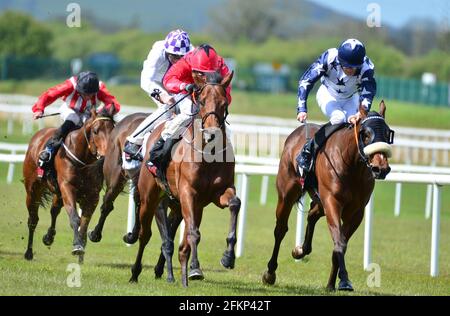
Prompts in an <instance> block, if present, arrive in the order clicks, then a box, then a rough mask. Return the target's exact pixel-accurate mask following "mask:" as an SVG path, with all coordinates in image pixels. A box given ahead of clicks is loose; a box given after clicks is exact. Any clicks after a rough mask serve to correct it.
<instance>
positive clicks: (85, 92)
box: [32, 71, 120, 178]
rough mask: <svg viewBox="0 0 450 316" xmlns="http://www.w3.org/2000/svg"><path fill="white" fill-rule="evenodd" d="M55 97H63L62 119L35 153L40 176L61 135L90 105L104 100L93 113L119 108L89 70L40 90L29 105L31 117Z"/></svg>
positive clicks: (78, 121) (80, 122) (77, 123)
mask: <svg viewBox="0 0 450 316" xmlns="http://www.w3.org/2000/svg"><path fill="white" fill-rule="evenodd" d="M58 98H63V100H64V101H65V102H64V104H63V105H62V106H61V108H60V113H61V118H62V119H63V121H64V123H63V124H62V125H61V126H60V127H59V128H58V129H57V130H56V131H55V133H54V134H53V136H52V137H51V138H50V139H49V140H48V141H47V143H46V145H45V149H44V150H43V151H41V152H40V154H39V163H38V169H37V173H38V177H39V178H42V177H43V175H44V168H45V167H46V166H47V165H48V162H49V161H50V160H51V158H52V156H53V155H54V154H55V153H56V152H57V150H58V148H59V146H60V145H61V143H62V142H63V141H64V138H65V137H66V136H67V135H68V134H69V132H71V131H73V130H75V129H78V128H79V127H81V126H82V125H83V123H84V122H85V121H86V120H87V119H88V118H89V116H90V114H91V112H90V110H91V108H92V107H95V106H96V105H98V103H99V101H101V102H103V103H104V104H103V105H102V106H100V107H98V108H97V110H96V111H97V113H99V112H101V111H102V110H103V109H107V110H110V108H111V107H114V109H113V111H114V113H117V112H119V110H120V104H119V102H117V100H116V98H115V97H114V96H112V95H111V94H110V93H109V91H108V90H107V89H106V86H105V84H104V83H103V82H101V81H100V82H99V81H98V78H97V75H96V74H95V73H93V72H90V71H86V72H81V73H80V74H79V75H78V76H73V77H71V78H69V79H67V80H66V81H64V82H63V83H61V84H58V85H56V86H54V87H52V88H50V89H48V90H47V91H46V92H44V93H43V94H42V95H41V96H40V97H39V99H38V101H37V102H36V104H35V105H33V107H32V111H33V118H34V119H39V118H41V117H42V115H43V114H44V109H45V108H46V107H47V106H48V105H50V104H52V103H53V102H54V101H56V100H57V99H58Z"/></svg>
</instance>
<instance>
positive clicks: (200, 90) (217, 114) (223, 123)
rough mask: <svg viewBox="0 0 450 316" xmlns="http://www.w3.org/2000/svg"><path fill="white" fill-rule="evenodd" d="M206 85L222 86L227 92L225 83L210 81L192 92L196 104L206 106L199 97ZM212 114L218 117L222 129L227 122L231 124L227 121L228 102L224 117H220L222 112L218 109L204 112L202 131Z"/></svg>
mask: <svg viewBox="0 0 450 316" xmlns="http://www.w3.org/2000/svg"><path fill="white" fill-rule="evenodd" d="M206 86H220V87H222V89H223V90H224V92H225V93H226V88H225V87H224V86H223V85H221V84H220V83H209V82H207V83H205V84H204V85H203V86H202V87H201V88H200V89H197V90H194V92H192V102H194V104H196V105H200V106H201V107H203V106H205V105H204V104H203V102H200V101H199V100H198V97H199V95H200V94H201V93H202V91H203V89H204V88H205V87H206ZM211 115H214V116H215V117H216V118H217V121H218V122H219V128H220V129H223V127H224V126H225V123H227V124H229V123H228V122H227V121H226V119H227V116H228V102H227V104H226V105H225V115H224V116H223V118H222V119H221V118H220V114H219V113H217V112H216V111H210V112H207V113H206V114H204V115H203V116H202V117H201V119H202V125H201V131H202V132H203V131H204V130H205V122H206V120H207V119H208V117H209V116H211Z"/></svg>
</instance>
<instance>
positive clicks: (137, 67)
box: [0, 53, 450, 106]
mask: <svg viewBox="0 0 450 316" xmlns="http://www.w3.org/2000/svg"><path fill="white" fill-rule="evenodd" d="M75 64H77V65H78V66H76V65H75ZM229 64H230V67H231V68H234V69H235V70H236V75H235V78H234V83H233V87H235V88H236V89H245V90H250V91H267V92H275V93H280V92H287V91H290V92H296V91H297V88H298V86H297V82H298V80H299V77H300V76H301V74H302V73H303V71H304V69H300V68H298V69H294V68H289V67H287V66H285V65H278V64H273V65H272V64H262V65H261V64H259V65H255V66H254V67H239V66H236V67H234V61H232V60H229ZM261 66H265V67H261ZM74 68H75V69H76V68H79V69H80V70H81V69H90V70H92V71H95V72H97V73H98V74H99V76H100V78H102V80H104V81H107V82H108V83H109V84H139V80H140V73H141V70H142V62H132V61H122V60H119V59H118V58H117V57H115V56H114V55H113V54H102V53H98V54H94V55H91V56H90V57H89V58H86V59H84V60H81V59H77V60H57V59H53V58H36V57H35V58H32V57H27V58H20V57H15V56H6V57H2V58H1V59H0V79H1V80H8V79H13V80H22V79H34V78H38V77H39V79H49V80H56V79H58V80H61V79H66V78H67V77H69V76H71V75H72V70H73V69H74ZM376 79H377V83H378V88H377V95H378V96H379V97H382V98H386V99H391V100H399V101H405V102H412V103H422V104H427V105H439V106H450V93H449V89H450V84H449V83H447V82H436V83H434V84H423V83H422V81H421V80H418V79H404V78H393V77H386V76H380V75H377V76H376ZM316 88H317V87H316Z"/></svg>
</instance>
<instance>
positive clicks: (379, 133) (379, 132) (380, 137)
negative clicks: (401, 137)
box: [354, 115, 394, 168]
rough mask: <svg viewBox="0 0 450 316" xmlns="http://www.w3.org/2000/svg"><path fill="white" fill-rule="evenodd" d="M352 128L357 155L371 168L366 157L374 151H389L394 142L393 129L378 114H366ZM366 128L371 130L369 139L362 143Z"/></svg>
mask: <svg viewBox="0 0 450 316" xmlns="http://www.w3.org/2000/svg"><path fill="white" fill-rule="evenodd" d="M358 127H359V128H358ZM354 128H355V139H356V145H357V147H358V152H359V155H360V156H361V159H362V160H363V162H364V163H365V164H366V165H367V167H369V168H372V166H371V165H370V161H369V159H368V157H369V156H370V154H371V153H374V152H376V151H382V152H386V153H390V145H391V144H392V143H393V142H394V131H393V130H391V129H390V128H389V126H388V125H387V124H386V122H385V120H384V118H383V117H382V116H380V115H373V116H368V117H366V118H365V119H363V120H362V122H361V123H360V124H358V125H356V126H355V127H354ZM366 130H370V131H371V139H370V141H369V143H367V144H364V140H363V137H364V131H366Z"/></svg>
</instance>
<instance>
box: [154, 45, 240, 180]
mask: <svg viewBox="0 0 450 316" xmlns="http://www.w3.org/2000/svg"><path fill="white" fill-rule="evenodd" d="M211 72H217V73H219V74H220V75H221V76H222V77H225V76H226V75H228V74H229V73H230V70H229V68H228V67H227V65H226V64H225V61H224V59H223V58H222V57H221V56H219V55H218V54H217V52H216V51H215V49H214V48H212V47H211V46H209V45H207V44H203V45H200V46H199V47H197V48H196V49H194V50H193V51H191V52H189V53H188V54H186V55H185V56H184V57H183V58H181V59H180V60H179V61H178V62H177V63H176V64H175V65H173V66H172V67H171V68H170V69H169V70H168V71H167V73H166V75H165V76H164V79H163V84H164V87H165V88H166V90H167V91H168V92H169V93H172V94H175V96H174V99H175V101H178V102H179V103H178V107H179V110H180V113H179V114H178V115H177V116H176V117H175V118H174V119H172V120H171V121H168V122H167V123H166V125H165V128H164V129H163V131H162V132H161V137H160V139H159V140H158V141H157V142H156V143H155V145H154V146H153V148H152V150H151V151H150V158H149V160H148V161H147V167H148V169H149V170H150V171H151V172H152V173H153V174H156V171H157V170H158V168H159V166H158V164H159V162H160V161H166V160H167V159H168V158H169V157H168V155H169V154H170V149H171V148H172V145H173V144H174V143H175V142H176V141H177V139H178V137H176V136H179V133H180V131H181V130H182V128H183V126H185V125H186V124H187V123H188V122H189V121H190V120H191V119H192V116H193V115H194V114H195V113H196V112H197V111H196V107H197V105H196V104H194V103H193V102H192V99H191V96H190V95H189V96H186V94H191V93H192V92H193V90H194V77H193V76H197V77H202V76H206V73H211ZM226 92H227V98H228V104H230V103H231V85H229V86H228V87H227V89H226ZM160 151H162V152H161V153H158V152H160Z"/></svg>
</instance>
